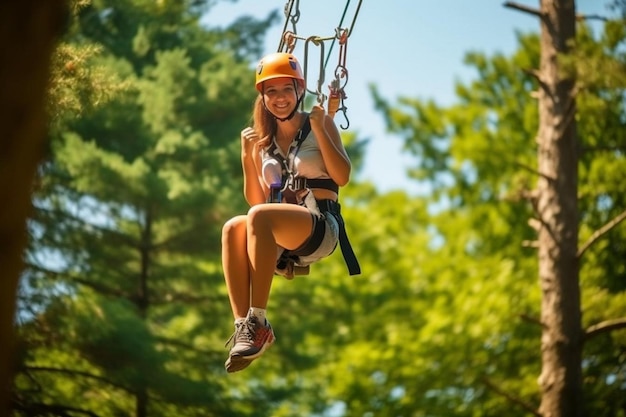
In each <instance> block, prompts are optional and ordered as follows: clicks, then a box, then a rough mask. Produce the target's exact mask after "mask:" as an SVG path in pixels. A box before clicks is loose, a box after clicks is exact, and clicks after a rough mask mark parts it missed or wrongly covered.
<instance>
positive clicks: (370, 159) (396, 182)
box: [206, 0, 608, 192]
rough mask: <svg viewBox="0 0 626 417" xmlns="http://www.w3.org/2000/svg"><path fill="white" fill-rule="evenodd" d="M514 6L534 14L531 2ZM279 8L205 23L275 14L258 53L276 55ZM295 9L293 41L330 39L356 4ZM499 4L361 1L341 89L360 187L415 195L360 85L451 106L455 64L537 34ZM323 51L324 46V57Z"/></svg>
mask: <svg viewBox="0 0 626 417" xmlns="http://www.w3.org/2000/svg"><path fill="white" fill-rule="evenodd" d="M517 2H518V3H521V4H525V5H527V6H530V7H539V0H534V1H528V0H518V1H517ZM607 2H608V0H579V1H578V2H577V11H578V13H580V14H603V15H607V14H608V11H607V9H606V6H605V4H606V3H607ZM285 3H286V1H285V0H239V1H238V2H236V3H234V4H231V3H230V2H225V1H222V2H218V5H217V6H215V7H214V8H213V9H212V10H211V12H210V13H209V14H208V16H207V19H206V21H207V23H208V24H209V25H211V26H224V25H226V24H228V23H230V22H232V21H233V20H234V19H235V18H237V17H238V16H241V15H244V14H249V15H253V16H256V17H259V18H262V17H266V16H267V15H268V14H269V13H270V12H271V11H272V10H279V11H280V15H281V18H283V20H282V21H281V23H280V24H278V25H276V26H275V27H272V28H270V30H269V31H268V34H267V39H266V44H265V53H271V52H276V50H277V48H278V44H279V42H280V36H281V32H282V29H283V25H284V17H283V9H284V7H285ZM299 3H300V13H301V15H300V19H299V21H298V22H297V26H296V29H297V33H298V35H299V36H302V37H305V38H306V37H309V36H320V37H329V36H333V34H334V31H335V28H336V27H337V26H338V25H339V22H340V19H341V16H342V14H343V12H344V8H345V7H346V3H348V4H349V8H348V10H347V12H346V16H345V18H344V22H343V24H342V25H341V26H342V27H344V28H346V27H349V26H350V25H351V23H352V20H353V17H354V15H355V13H356V7H357V5H358V3H359V1H358V0H343V1H339V0H300V1H299ZM503 3H504V1H503V0H436V1H433V0H428V1H426V0H362V3H361V8H360V10H359V12H358V16H357V20H356V22H355V25H354V30H353V32H352V34H351V35H350V38H349V40H348V45H347V49H346V58H347V61H346V67H347V69H348V76H349V78H348V84H347V85H346V87H345V92H346V95H347V98H346V100H345V105H346V107H347V114H348V118H349V120H350V128H349V129H350V130H351V131H355V132H357V133H358V134H359V136H360V137H366V138H369V139H370V143H369V146H368V148H367V156H366V160H365V167H364V170H363V172H362V173H361V176H360V177H359V178H360V179H367V180H371V181H373V182H374V183H375V184H376V185H377V187H378V188H379V189H380V190H381V191H389V190H392V189H403V190H405V191H408V192H419V191H420V189H419V185H418V184H416V183H415V182H413V181H411V180H409V179H408V178H407V175H406V167H407V166H409V165H411V164H415V163H416V161H415V160H414V159H412V158H410V157H408V156H407V155H404V154H403V153H402V149H401V140H400V138H399V137H396V136H393V135H390V134H389V133H387V132H386V131H385V126H384V122H383V118H382V115H380V114H379V113H377V112H376V111H375V110H374V105H373V100H372V98H371V96H370V94H369V91H368V84H370V83H374V84H376V85H377V87H378V89H379V91H380V92H381V94H382V96H383V97H385V98H386V99H388V100H390V101H391V102H392V103H393V102H394V99H395V98H397V97H399V96H405V97H411V98H419V99H432V100H434V101H436V102H437V103H438V104H441V105H447V104H452V103H453V102H454V101H455V96H454V86H455V83H456V82H458V81H461V82H468V81H470V80H472V79H473V77H474V76H475V74H474V73H473V71H472V70H471V68H468V67H466V66H464V64H463V57H464V55H465V54H466V53H467V52H469V51H478V52H482V53H485V54H488V55H492V54H495V53H498V52H500V53H505V54H509V53H512V52H513V51H514V50H515V49H516V48H517V43H516V32H517V31H521V32H523V33H527V32H538V31H539V22H538V21H537V19H536V18H534V17H533V16H530V15H528V14H525V13H522V12H519V11H516V10H513V9H509V8H505V7H504V6H503ZM290 27H291V26H289V28H290ZM329 49H330V43H329V42H327V43H326V49H325V51H326V52H328V51H329ZM294 53H295V55H296V56H297V57H298V58H299V59H300V60H301V62H302V61H303V56H304V42H302V41H299V42H298V44H297V47H296V49H295V51H294ZM309 54H310V55H309V56H310V58H309V63H310V66H311V67H310V69H309V70H308V73H309V74H310V76H309V78H311V76H313V77H314V79H313V81H312V82H311V81H309V88H314V87H315V86H316V81H317V74H318V71H317V69H318V68H319V63H318V62H316V61H314V60H315V59H316V58H317V56H318V55H316V54H319V49H317V48H316V47H314V46H313V45H309ZM337 54H338V47H337V45H335V46H334V47H333V49H332V54H331V57H330V60H329V63H328V66H327V71H326V74H325V79H326V81H327V82H326V83H325V84H324V86H326V85H327V84H328V82H329V80H330V79H332V78H333V76H334V75H333V74H334V69H335V66H336V65H337V62H338V55H337ZM251 76H252V74H251ZM336 121H337V123H338V125H339V124H344V119H343V118H342V116H341V115H340V114H339V115H337V116H336Z"/></svg>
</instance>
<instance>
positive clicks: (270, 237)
mask: <svg viewBox="0 0 626 417" xmlns="http://www.w3.org/2000/svg"><path fill="white" fill-rule="evenodd" d="M312 227H313V220H312V219H311V213H310V212H309V210H307V209H306V208H304V207H301V206H297V205H293V204H260V205H257V206H254V207H252V208H251V209H250V211H248V217H247V251H248V256H249V259H250V277H251V283H252V298H251V304H250V305H251V306H252V307H258V308H263V309H265V308H266V307H267V301H268V299H269V294H270V289H271V286H272V279H273V278H274V269H275V267H276V248H277V245H280V246H282V247H284V248H286V249H295V248H297V247H298V246H300V245H301V244H302V243H304V242H305V240H306V239H307V238H308V237H309V235H310V234H311V231H312Z"/></svg>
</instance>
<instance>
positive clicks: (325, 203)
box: [317, 200, 361, 275]
mask: <svg viewBox="0 0 626 417" xmlns="http://www.w3.org/2000/svg"><path fill="white" fill-rule="evenodd" d="M317 205H318V207H319V209H320V211H321V212H322V213H330V214H332V215H333V216H335V218H336V219H337V223H338V224H339V246H340V247H341V254H342V255H343V260H344V261H345V262H346V266H347V267H348V271H349V272H350V275H359V274H360V273H361V266H360V265H359V261H358V259H357V258H356V255H355V254H354V250H353V249H352V245H351V244H350V240H348V233H346V225H345V223H344V221H343V216H342V215H341V205H340V204H339V203H338V202H336V201H333V200H318V201H317Z"/></svg>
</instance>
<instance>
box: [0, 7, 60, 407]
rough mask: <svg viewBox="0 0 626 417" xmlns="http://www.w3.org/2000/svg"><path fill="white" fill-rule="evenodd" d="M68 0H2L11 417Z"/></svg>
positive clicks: (5, 362) (0, 114)
mask: <svg viewBox="0 0 626 417" xmlns="http://www.w3.org/2000/svg"><path fill="white" fill-rule="evenodd" d="M66 18H67V9H66V4H65V1H64V0H20V1H1V2H0V28H2V29H1V35H0V63H1V64H0V132H1V133H0V199H1V200H2V204H0V348H1V349H2V350H1V357H0V384H2V386H1V387H0V415H9V414H10V412H9V411H8V410H9V409H10V392H11V389H10V387H11V385H12V379H13V378H12V377H13V372H12V367H13V365H12V363H13V362H12V350H13V344H14V333H13V332H14V327H13V322H14V314H15V300H16V291H17V283H18V280H19V277H20V274H21V272H22V267H23V265H22V254H23V251H24V248H25V245H26V219H27V217H28V215H29V213H30V208H31V190H32V187H33V181H34V178H35V174H36V170H37V165H38V164H39V162H40V159H41V157H42V154H43V149H44V143H45V139H46V117H45V99H44V98H45V94H46V89H47V85H48V77H49V72H50V68H49V67H50V57H51V56H52V52H53V48H54V43H55V39H56V38H57V37H58V36H59V34H60V33H61V31H62V29H63V25H64V23H65V19H66Z"/></svg>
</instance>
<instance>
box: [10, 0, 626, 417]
mask: <svg viewBox="0 0 626 417" xmlns="http://www.w3.org/2000/svg"><path fill="white" fill-rule="evenodd" d="M213 4H214V2H210V1H199V2H198V1H182V2H181V1H168V0H161V1H156V2H155V1H148V0H97V1H96V0H94V1H93V2H92V3H90V4H86V5H85V4H83V5H81V7H79V8H78V9H77V13H78V16H77V19H76V20H75V22H74V24H73V26H72V28H71V30H70V32H69V33H68V36H67V40H66V43H65V44H64V45H63V46H62V48H61V49H59V53H58V58H59V59H58V63H57V67H56V69H57V71H56V73H55V74H56V75H55V83H54V84H53V85H54V86H55V87H54V88H53V90H52V94H51V101H52V104H51V107H52V108H53V109H54V110H55V113H54V115H55V119H54V121H55V123H54V125H53V129H52V131H51V136H52V145H51V149H50V158H49V159H48V160H47V161H46V163H45V164H43V165H42V167H41V172H42V177H41V180H40V181H41V184H40V187H39V189H38V190H37V193H36V195H35V199H34V202H35V205H36V211H35V213H34V215H33V218H32V220H31V228H30V232H31V235H32V236H31V247H30V250H29V251H28V253H27V254H26V255H25V258H26V261H27V263H28V269H27V270H26V272H25V274H24V277H23V282H22V289H21V294H20V297H21V298H20V311H19V316H18V317H19V325H18V332H19V335H20V338H19V342H20V345H19V360H18V362H17V364H16V367H17V369H18V375H17V378H16V389H15V406H16V407H15V408H16V415H18V416H35V415H41V416H43V415H46V416H53V415H59V416H62V415H72V414H71V413H72V410H74V411H73V412H74V415H80V413H81V412H82V413H83V414H85V413H92V414H93V415H98V416H103V417H104V416H119V415H133V413H134V415H146V416H159V417H160V416H163V417H169V416H183V415H184V416H192V417H193V416H253V415H254V416H273V417H282V416H284V417H287V416H296V415H297V416H344V417H348V416H360V417H361V416H387V415H389V416H451V415H454V416H461V417H462V416H468V417H469V416H472V417H474V416H476V417H477V416H502V415H506V416H512V417H517V416H519V417H521V416H525V415H528V410H527V409H525V407H524V406H523V405H522V404H525V405H526V407H527V408H533V407H536V405H537V404H538V402H539V390H538V386H537V382H536V380H537V376H538V375H539V372H540V363H539V361H540V352H539V348H540V340H539V338H540V334H541V330H540V327H539V325H538V323H537V317H538V315H539V306H540V299H539V298H540V290H539V288H538V285H537V282H536V281H537V278H536V277H537V270H536V269H537V266H536V264H537V262H536V253H535V252H534V250H533V249H532V241H533V239H534V238H535V233H534V232H533V230H532V228H530V227H529V226H528V219H529V218H530V217H532V214H533V208H532V205H531V204H529V203H528V200H527V198H528V197H529V196H532V190H533V189H534V186H535V182H536V179H537V176H536V172H535V171H536V168H535V165H536V162H535V160H536V149H535V144H534V140H533V138H534V136H535V133H536V130H537V118H538V115H537V108H536V103H535V100H534V98H533V91H534V90H535V89H536V88H537V86H536V80H535V78H534V77H533V75H532V71H531V70H532V69H534V68H536V67H537V65H538V56H539V44H538V38H537V36H535V35H532V34H531V35H527V34H518V42H519V49H518V51H517V52H515V53H514V54H512V55H511V56H504V55H501V54H496V55H494V56H485V55H484V54H481V53H478V52H470V53H468V54H467V56H466V61H465V63H466V64H467V65H469V66H471V67H472V68H474V69H475V70H476V79H475V80H474V81H472V82H470V83H468V84H459V85H457V86H456V91H457V97H458V101H457V103H456V104H454V105H452V106H449V107H442V106H440V105H438V104H437V103H435V102H433V101H422V100H417V99H413V98H407V97H402V98H400V99H399V100H398V102H397V103H394V104H393V105H391V104H390V103H388V102H387V101H386V100H385V99H384V98H383V97H381V96H380V94H379V93H378V91H377V90H376V88H375V87H372V93H373V95H374V98H375V100H376V103H377V106H378V108H379V109H380V111H381V113H382V115H383V117H385V119H386V121H387V123H388V127H389V129H390V131H391V132H392V133H395V134H398V135H399V136H400V137H401V138H402V139H403V140H404V144H405V149H406V151H407V152H408V153H410V154H411V155H413V156H414V157H415V160H416V163H415V166H414V167H413V168H412V169H411V171H410V172H409V175H410V176H411V177H412V178H413V179H415V180H416V181H423V182H426V183H427V184H428V186H429V187H430V189H431V190H432V192H431V193H430V194H428V195H425V196H422V197H411V196H408V195H407V194H406V193H403V192H393V193H386V194H380V193H378V192H377V191H376V190H375V188H374V187H373V186H372V185H371V184H367V183H358V182H354V181H353V182H352V183H351V184H350V185H349V186H348V187H346V188H345V189H342V191H341V203H342V212H343V214H344V218H345V220H346V224H347V228H348V233H349V236H350V238H351V242H352V244H353V247H354V248H355V250H356V252H357V255H358V257H359V261H360V263H361V267H362V270H363V274H362V275H359V276H353V277H350V276H348V275H347V269H346V267H345V264H344V262H343V259H342V256H341V252H340V249H339V248H338V249H337V250H336V251H335V253H334V254H333V255H332V256H330V257H329V258H328V259H327V260H324V262H321V263H319V264H315V265H313V266H312V269H311V274H310V275H309V276H305V277H297V278H296V279H295V280H294V281H288V280H284V279H282V278H280V277H277V278H276V279H275V282H274V284H273V289H272V297H271V300H270V305H269V314H270V318H271V320H272V323H273V325H274V328H275V332H276V336H277V342H276V344H275V345H274V346H273V347H272V348H271V349H269V351H268V352H267V353H265V354H264V356H263V358H261V359H259V360H258V361H255V363H254V364H252V365H251V366H250V367H249V368H248V369H246V370H245V371H244V372H241V373H236V374H233V375H226V374H225V371H224V369H223V362H224V360H225V358H226V357H225V354H226V350H225V349H222V346H223V343H224V341H225V340H226V339H227V337H228V336H229V334H230V332H231V331H232V319H231V315H230V311H229V306H228V298H227V294H226V288H225V285H224V283H223V278H222V274H221V266H220V231H221V226H222V224H223V223H224V221H225V220H226V219H227V218H228V217H230V216H232V215H233V214H236V213H241V212H244V211H245V210H246V206H245V204H244V201H243V196H242V195H241V189H242V184H241V167H240V162H239V137H238V136H239V131H240V130H241V128H242V127H243V126H245V125H246V122H247V121H248V120H249V117H250V110H251V109H252V102H253V99H254V94H255V92H254V88H253V85H252V84H253V78H252V76H251V65H250V62H249V61H248V60H247V58H253V57H255V54H258V51H260V42H259V41H260V40H261V39H262V35H263V33H264V30H265V28H266V27H267V26H268V25H269V24H270V23H272V22H275V20H276V13H275V12H271V13H270V14H269V15H268V17H267V19H265V20H263V21H253V20H251V19H249V18H241V19H239V20H237V21H236V22H235V23H234V24H233V25H232V26H231V27H228V28H217V27H211V26H210V24H211V21H212V19H211V13H210V6H211V5H213ZM207 10H208V11H209V13H208V15H207V19H206V21H207V22H208V23H207V24H206V26H205V27H202V26H201V25H200V24H199V17H200V15H201V13H203V12H205V11H207ZM579 35H580V36H579V38H578V40H577V43H576V45H575V48H574V49H573V51H574V54H573V56H572V57H562V58H561V59H563V62H564V64H565V66H566V67H568V70H569V71H573V73H574V74H576V75H577V86H578V94H579V95H578V103H577V105H578V114H577V122H578V126H579V133H580V142H581V147H580V149H581V154H580V157H581V158H580V178H581V180H580V188H579V191H580V214H581V224H580V238H581V244H582V243H583V242H586V241H587V239H589V238H591V237H592V235H593V233H594V231H596V230H598V229H599V228H600V227H602V226H603V225H604V224H606V223H607V222H608V221H610V220H611V219H612V218H614V217H615V215H616V214H618V213H619V212H621V211H623V208H624V207H625V206H626V201H624V196H623V192H622V191H623V190H622V188H623V187H622V185H621V184H623V183H624V178H623V177H624V172H625V171H624V169H623V166H624V161H623V154H624V149H625V147H626V143H625V141H624V133H623V132H624V129H623V120H624V108H623V97H622V96H623V94H622V93H623V86H624V73H625V72H624V71H623V68H624V67H623V55H622V54H621V52H620V51H622V50H623V35H624V33H623V27H621V28H620V26H619V25H615V24H614V23H613V22H607V24H606V26H605V29H604V32H603V33H602V34H601V35H600V36H594V35H593V34H592V33H591V31H590V30H588V28H585V27H583V26H581V28H580V31H579ZM68 63H72V65H70V66H69V68H68ZM599 69H602V71H600V70H599ZM344 140H345V142H346V144H347V148H348V151H349V153H350V155H351V159H352V161H353V164H354V167H355V171H357V172H358V170H359V168H360V166H361V164H362V157H363V153H364V150H365V149H364V146H365V144H366V141H364V140H361V139H359V138H358V136H357V134H356V133H354V132H347V133H345V134H344ZM624 234H625V232H624V228H623V227H615V228H614V229H613V230H611V231H610V232H609V233H607V234H606V235H604V236H603V237H602V238H601V239H600V240H598V241H596V242H595V244H594V245H592V246H590V247H589V249H588V250H587V251H586V252H585V254H584V256H583V261H582V264H581V268H582V273H581V277H582V281H581V286H582V290H583V306H582V307H583V309H584V322H585V326H591V325H593V324H596V323H599V322H602V321H605V320H609V319H612V318H616V317H620V316H624V315H625V311H624V305H626V299H625V297H626V295H625V294H626V292H625V291H624V290H625V288H624V285H625V284H624V282H626V281H625V280H624V275H625V274H626V271H625V267H624V264H623V259H624V258H625V256H626V253H625V250H626V248H625V246H624V243H623V242H624V241H626V240H625V239H624V238H625V236H624ZM625 337H626V336H625V334H624V330H621V331H616V332H611V333H606V334H602V335H601V336H599V337H597V338H593V339H590V340H588V341H586V344H585V363H584V372H585V386H586V396H587V400H586V403H587V407H588V410H587V412H588V414H589V415H594V416H602V417H604V416H606V417H613V416H622V414H620V413H621V412H622V411H620V410H622V409H623V398H624V392H623V390H624V389H623V387H624V384H625V382H624V372H623V369H624V357H625V356H624V350H623V346H624V344H625V343H626V340H625ZM510 398H515V399H517V401H515V402H511V400H510ZM607 404H610V406H607ZM620 407H622V408H620Z"/></svg>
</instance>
